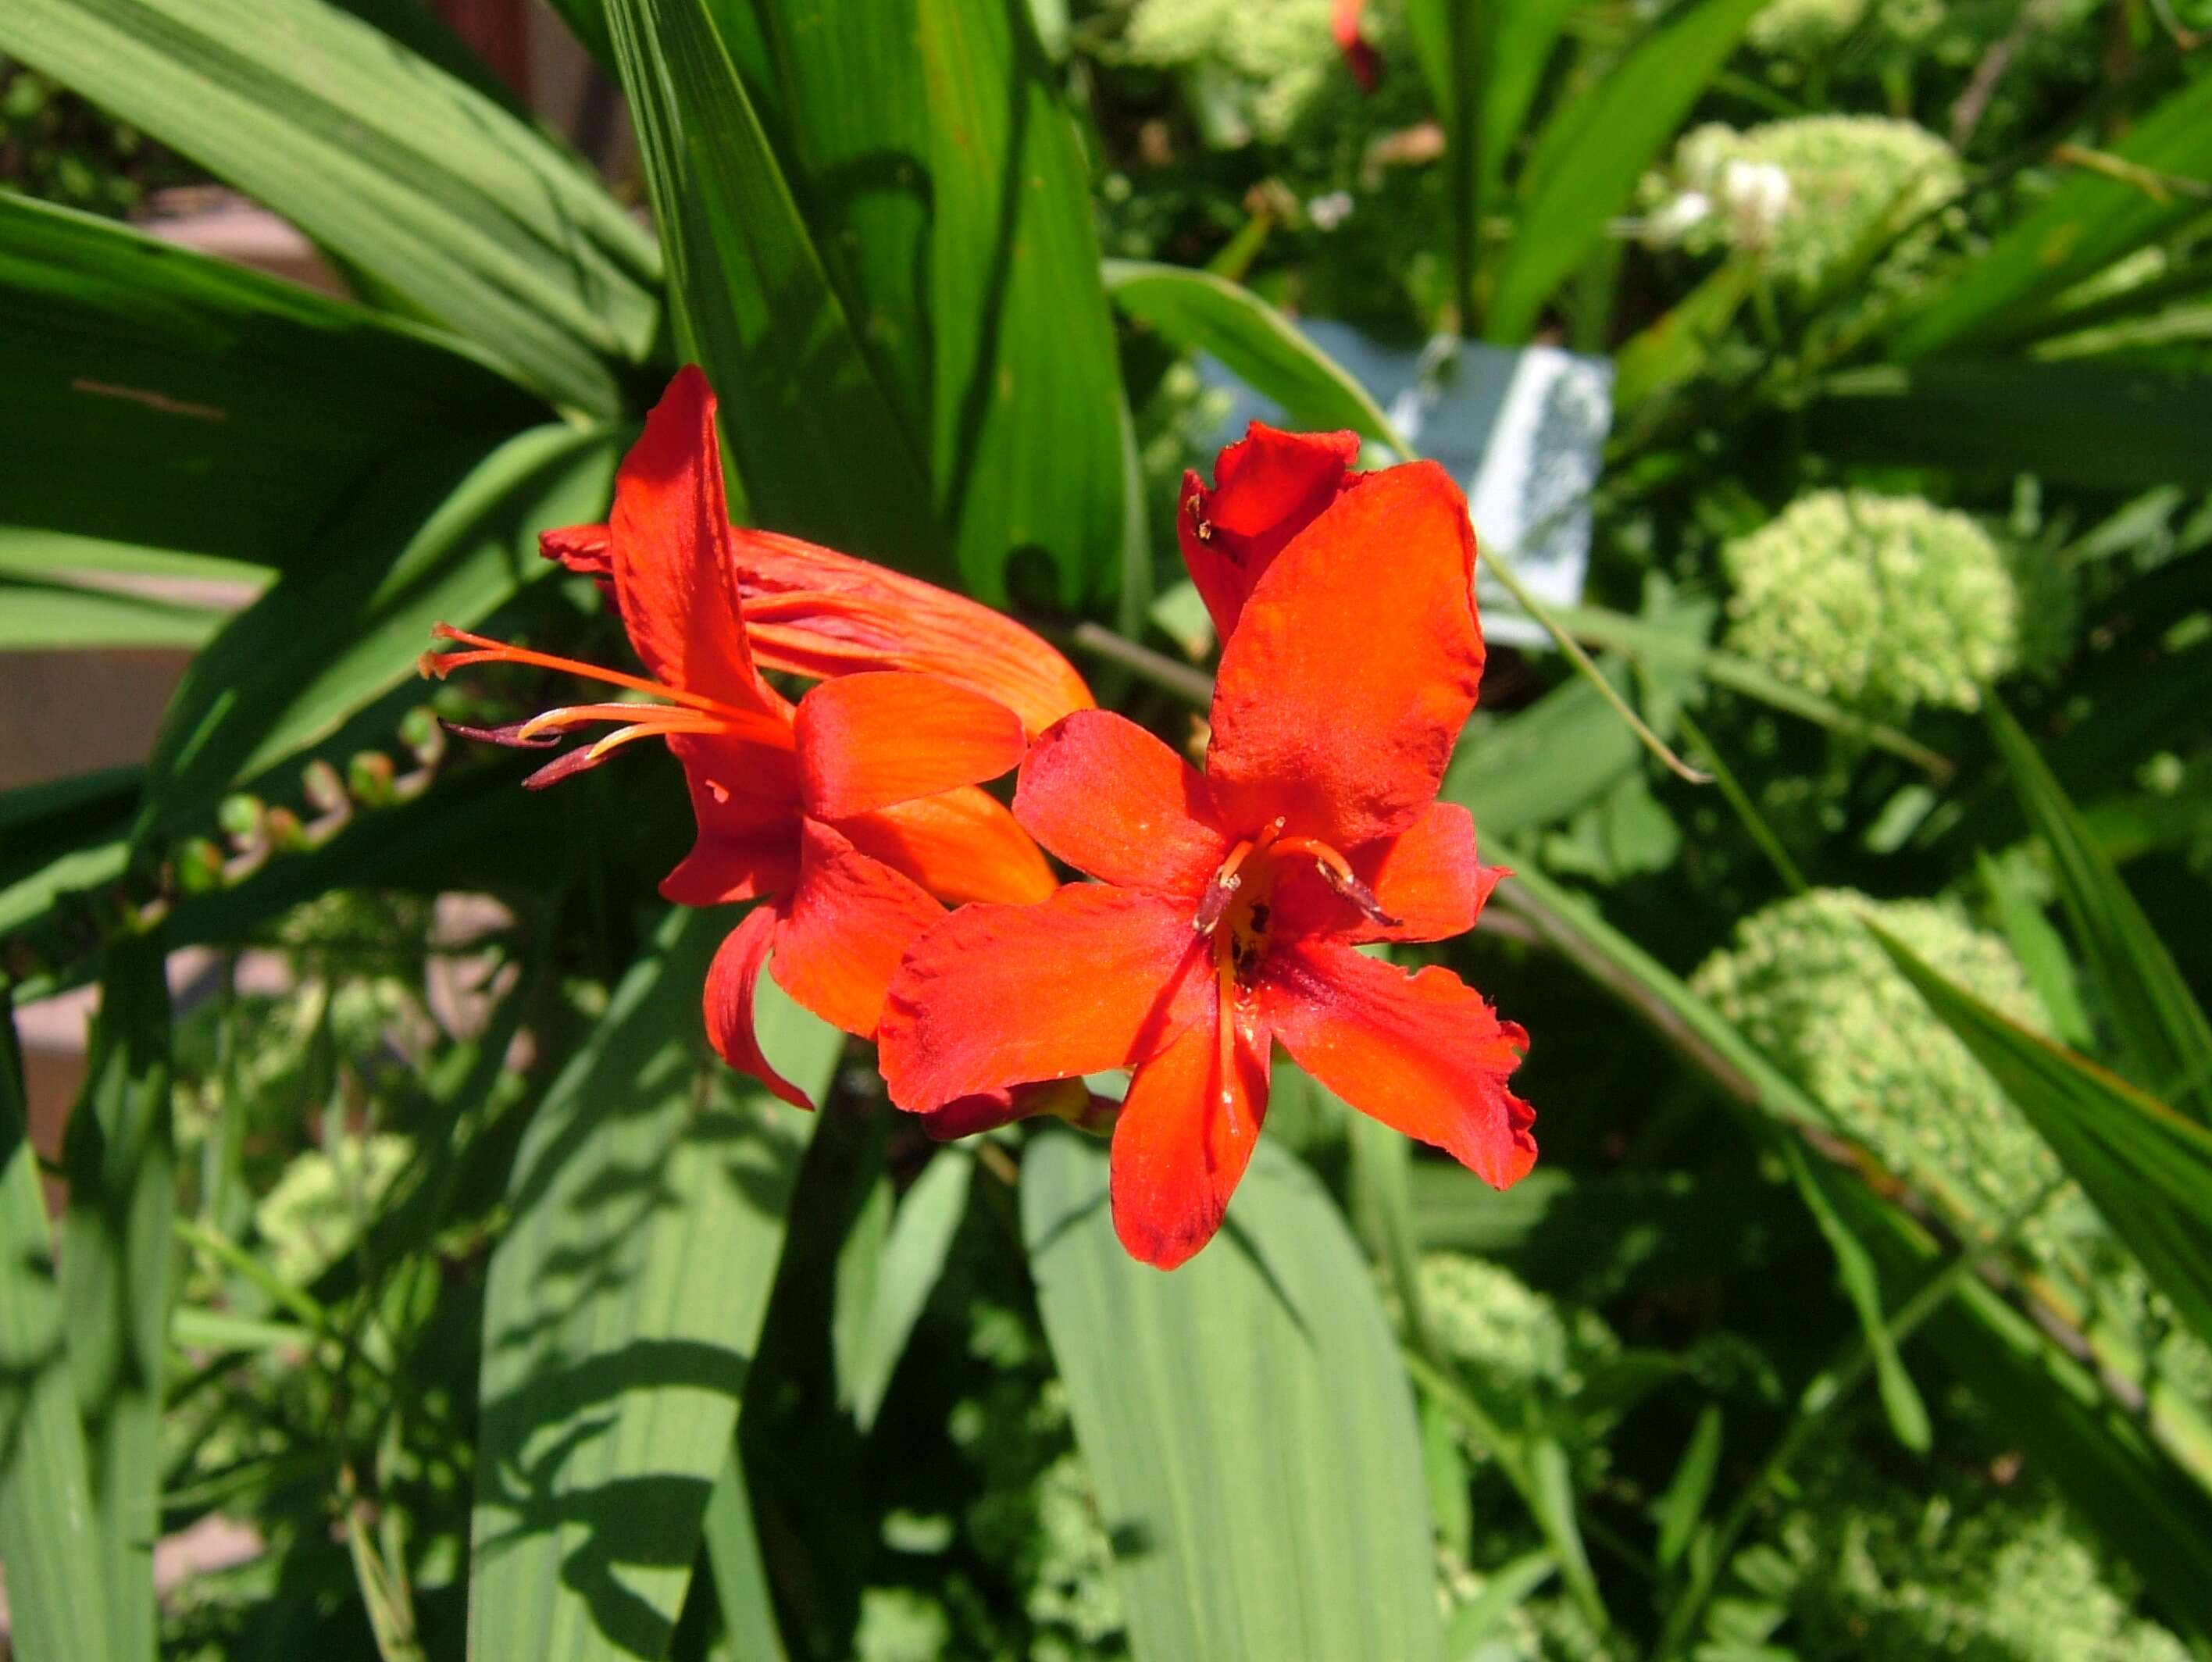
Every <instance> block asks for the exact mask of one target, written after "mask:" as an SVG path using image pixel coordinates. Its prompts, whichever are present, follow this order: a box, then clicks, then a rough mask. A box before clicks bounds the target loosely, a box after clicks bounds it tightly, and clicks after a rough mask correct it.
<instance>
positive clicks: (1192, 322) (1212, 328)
mask: <svg viewBox="0 0 2212 1662" xmlns="http://www.w3.org/2000/svg"><path fill="white" fill-rule="evenodd" d="M1106 288H1107V292H1108V293H1109V294H1112V295H1113V297H1114V304H1115V305H1116V306H1120V307H1121V310H1122V311H1124V312H1127V313H1128V314H1129V316H1131V317H1132V318H1135V319H1137V321H1138V322H1139V323H1143V324H1147V325H1151V326H1152V328H1154V329H1156V330H1158V331H1159V332H1160V333H1161V334H1162V335H1163V336H1164V337H1166V338H1167V339H1168V340H1170V341H1171V342H1173V343H1175V344H1176V346H1179V347H1182V348H1184V349H1187V350H1191V351H1199V352H1210V353H1212V355H1214V356H1215V357H1217V358H1218V359H1220V360H1221V361H1222V362H1223V363H1225V364H1226V365H1227V366H1228V367H1229V368H1230V369H1231V372H1232V373H1235V374H1236V375H1237V377H1238V378H1239V379H1242V380H1243V381H1244V382H1245V383H1246V384H1247V385H1249V386H1250V387H1251V388H1252V389H1253V390H1254V391H1257V392H1260V393H1262V394H1264V395H1265V396H1266V397H1270V398H1272V399H1273V400H1274V401H1275V402H1276V403H1279V404H1280V405H1282V407H1283V409H1284V410H1285V412H1286V413H1287V414H1288V416H1290V419H1291V425H1292V426H1294V427H1302V428H1351V429H1352V431H1353V432H1355V433H1358V434H1364V436H1365V437H1367V438H1370V439H1374V440H1379V441H1380V442H1382V443H1383V444H1386V445H1389V446H1390V447H1391V448H1392V449H1394V450H1397V451H1401V452H1402V451H1404V449H1405V447H1406V445H1405V440H1402V439H1401V438H1400V437H1399V436H1398V434H1397V433H1396V431H1395V429H1394V428H1392V427H1391V425H1390V418H1389V416H1385V415H1384V414H1383V410H1382V408H1381V407H1380V406H1379V405H1377V404H1376V402H1375V400H1374V399H1373V398H1372V397H1369V396H1368V392H1367V389H1366V388H1365V387H1363V386H1362V385H1359V383H1358V381H1355V380H1354V379H1352V377H1351V376H1350V375H1348V374H1346V373H1345V372H1344V370H1342V369H1341V368H1340V367H1338V365H1337V363H1336V361H1335V360H1334V359H1333V358H1330V357H1329V356H1328V355H1326V354H1324V353H1322V352H1321V351H1319V350H1317V349H1316V348H1315V347H1314V346H1313V344H1312V343H1310V342H1309V341H1308V340H1306V338H1305V337H1304V336H1302V335H1300V334H1299V333H1298V332H1297V330H1296V329H1295V328H1293V327H1292V326H1291V321H1290V319H1289V318H1285V316H1284V315H1283V314H1282V313H1281V312H1278V311H1276V310H1275V308H1274V307H1273V306H1269V305H1268V304H1267V302H1266V301H1265V300H1261V298H1260V297H1259V296H1258V295H1257V294H1254V293H1252V291H1251V290H1250V289H1249V288H1243V287H1242V286H1241V285H1239V284H1237V283H1233V282H1230V281H1229V280H1228V279H1227V278H1225V277H1217V276H1214V275H1213V274H1212V272H1210V271H1191V270H1184V269H1182V267H1180V266H1174V265H1158V264H1152V262H1150V261H1147V260H1109V261H1107V262H1106Z"/></svg>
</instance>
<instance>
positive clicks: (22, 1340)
mask: <svg viewBox="0 0 2212 1662" xmlns="http://www.w3.org/2000/svg"><path fill="white" fill-rule="evenodd" d="M23 1114H24V1107H23V1072H22V1060H21V1055H20V1053H19V1052H17V1050H16V1047H15V1012H14V1010H12V1008H10V1007H9V1004H8V1003H7V1001H6V1000H5V998H0V1566H4V1567H5V1568H6V1569H7V1572H8V1606H9V1617H10V1620H11V1622H12V1623H13V1628H14V1631H13V1632H12V1633H11V1635H9V1640H10V1642H11V1643H12V1645H13V1646H14V1647H15V1655H16V1656H17V1657H18V1658H19V1659H21V1662H110V1659H112V1658H113V1659H119V1658H120V1657H121V1654H122V1653H120V1652H118V1651H117V1650H115V1649H114V1648H113V1647H112V1645H111V1644H110V1641H109V1628H108V1612H107V1597H106V1586H105V1581H104V1577H103V1575H102V1574H101V1571H102V1543H101V1533H100V1528H99V1526H98V1519H96V1518H95V1516H94V1513H93V1509H92V1495H91V1485H90V1483H89V1482H88V1478H87V1476H86V1466H85V1452H84V1432H83V1428H82V1422H81V1421H80V1420H79V1418H78V1417H77V1404H76V1387H75V1386H73V1385H72V1384H71V1383H70V1359H69V1351H68V1346H67V1339H66V1337H65V1335H64V1329H63V1320H62V1300H61V1290H60V1289H59V1288H58V1286H57V1285H56V1283H55V1277H54V1253H53V1241H52V1237H51V1236H50V1235H49V1234H48V1233H47V1229H46V1201H45V1198H43V1197H42V1196H41V1195H40V1192H39V1162H38V1156H37V1154H36V1153H35V1152H34V1151H33V1149H32V1147H31V1142H30V1138H29V1137H28V1136H27V1134H26V1131H25V1128H24V1122H23ZM131 1662H137V1659H136V1658H132V1659H131Z"/></svg>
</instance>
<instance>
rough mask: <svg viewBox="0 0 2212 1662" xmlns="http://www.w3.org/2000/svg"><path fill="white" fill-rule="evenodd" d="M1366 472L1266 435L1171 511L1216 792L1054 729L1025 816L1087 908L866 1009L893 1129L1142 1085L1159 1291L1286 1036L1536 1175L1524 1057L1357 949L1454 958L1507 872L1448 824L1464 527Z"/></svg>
mask: <svg viewBox="0 0 2212 1662" xmlns="http://www.w3.org/2000/svg"><path fill="white" fill-rule="evenodd" d="M1355 450H1356V442H1355V441H1354V440H1352V436H1351V435H1350V434H1338V435H1333V436H1327V437H1309V438H1300V437H1297V436H1296V435H1291V434H1279V433H1274V432H1272V431H1270V430H1268V429H1267V428H1260V427H1256V426H1255V428H1254V430H1253V432H1252V434H1251V435H1250V436H1249V438H1247V439H1246V440H1244V442H1243V443H1242V444H1240V445H1237V446H1233V447H1231V449H1230V450H1229V451H1228V452H1225V454H1224V455H1223V457H1222V458H1221V463H1220V465H1219V467H1218V470H1217V476H1218V481H1219V482H1218V486H1217V488H1215V489H1213V490H1212V491H1208V490H1206V488H1204V487H1203V486H1202V485H1200V484H1199V483H1198V482H1196V481H1195V480H1194V481H1193V482H1192V483H1191V485H1190V486H1189V487H1188V488H1186V491H1185V493H1184V500H1183V507H1182V513H1183V516H1184V522H1185V523H1184V526H1183V530H1184V539H1183V541H1184V549H1185V552H1186V554H1187V555H1188V557H1189V561H1190V567H1191V573H1192V576H1193V577H1194V579H1196V581H1197V583H1198V586H1199V589H1200V593H1201V594H1203V595H1204V596H1205V597H1206V603H1207V604H1208V606H1209V607H1210V608H1211V609H1212V612H1213V616H1214V617H1215V619H1216V620H1217V622H1218V623H1219V624H1220V626H1221V628H1222V634H1223V637H1224V639H1225V641H1226V643H1227V644H1226V646H1225V648H1224V650H1223V652H1222V656H1221V665H1220V672H1219V675H1218V679H1217V681H1216V682H1215V687H1214V695H1213V708H1212V739H1211V742H1210V745H1209V748H1208V751H1207V757H1206V771H1205V772H1204V773H1200V772H1198V771H1197V770H1196V769H1194V768H1193V767H1190V766H1189V765H1188V763H1186V762H1185V761H1182V758H1181V757H1180V756H1178V755H1176V753H1175V752H1174V751H1172V750H1171V749H1169V748H1168V747H1167V746H1166V745H1165V744H1164V743H1161V742H1160V741H1159V740H1158V739H1157V738H1155V737H1152V735H1151V734H1149V733H1147V732H1146V731H1144V730H1143V729H1142V728H1139V727H1138V726H1136V725H1133V723H1130V722H1128V721H1126V720H1124V719H1121V717H1119V716H1115V715H1112V714H1109V713H1104V712H1101V711H1095V710H1092V711H1079V712H1077V713H1073V714H1071V715H1069V716H1067V717H1066V719H1063V720H1061V721H1060V722H1059V723H1057V724H1056V725H1054V727H1052V728H1051V730H1050V731H1048V732H1046V733H1045V735H1044V736H1043V737H1042V738H1041V739H1040V740H1039V741H1038V742H1037V743H1036V745H1035V746H1034V747H1033V748H1032V749H1031V750H1030V753H1029V755H1028V757H1027V759H1026V760H1025V761H1024V763H1023V765H1022V770H1021V775H1020V783H1019V786H1018V789H1017V791H1016V792H1015V797H1014V813H1015V816H1016V817H1017V818H1018V819H1019V820H1020V821H1021V822H1022V824H1023V825H1024V827H1026V828H1028V829H1029V830H1030V832H1031V833H1032V834H1034V835H1035V836H1036V839H1037V840H1039V841H1040V842H1042V844H1043V845H1044V846H1046V847H1047V848H1048V849H1050V850H1051V851H1052V852H1054V853H1056V854H1058V855H1059V856H1060V858H1063V859H1065V860H1066V861H1067V862H1068V863H1069V864H1072V865H1074V866H1077V867H1079V868H1080V869H1081V870H1085V871H1087V872H1089V873H1090V874H1091V876H1094V877H1097V879H1099V881H1098V882H1097V883H1073V884H1070V885H1068V886H1066V887H1064V888H1062V889H1060V890H1059V891H1058V892H1056V893H1055V894H1054V895H1052V896H1051V898H1050V899H1048V900H1046V901H1042V902H1041V903H1039V904H1036V905H1030V906H1007V905H981V906H972V907H964V908H963V909H962V910H961V911H959V912H957V913H953V914H952V915H951V917H949V918H947V919H945V920H944V921H942V922H941V923H938V924H936V925H933V926H932V927H931V928H930V929H929V930H928V931H927V932H926V933H924V934H923V935H921V937H919V938H918V939H917V940H916V941H915V943H914V945H913V946H912V947H911V949H909V950H908V953H907V955H906V957H905V960H904V961H903V962H902V964H901V965H900V967H899V970H898V973H897V974H896V976H895V977H894V978H893V980H892V981H891V984H890V992H889V996H888V998H886V1001H885V1004H884V1016H883V1022H882V1028H881V1034H880V1039H881V1046H882V1061H883V1068H884V1077H885V1079H886V1080H887V1082H888V1083H889V1084H890V1092H891V1097H892V1100H893V1101H896V1102H897V1103H898V1104H899V1105H900V1106H901V1107H904V1108H908V1109H909V1110H914V1111H917V1112H929V1111H931V1110H934V1109H937V1108H938V1107H939V1106H940V1105H942V1104H944V1103H945V1102H948V1101H953V1100H955V1099H957V1098H960V1097H963V1096H966V1095H970V1094H972V1093H975V1092H981V1091H987V1090H990V1089H994V1088H995V1087H999V1086H1003V1085H1006V1084H1010V1083H1013V1082H1016V1081H1021V1080H1041V1079H1050V1078H1060V1077H1072V1076H1074V1075H1078V1074H1085V1073H1091V1072H1097V1071H1102V1070H1106V1069H1112V1068H1124V1067H1127V1068H1133V1069H1134V1070H1135V1073H1134V1077H1133V1078H1132V1080H1131V1081H1130V1085H1129V1092H1128V1096H1127V1101H1125V1103H1124V1105H1123V1107H1122V1110H1121V1117H1120V1119H1119V1120H1118V1122H1117V1123H1116V1125H1115V1132H1114V1149H1113V1178H1112V1195H1113V1208H1114V1222H1115V1228H1116V1229H1117V1230H1118V1231H1119V1232H1120V1234H1121V1240H1122V1241H1123V1243H1124V1244H1125V1245H1126V1246H1127V1248H1128V1250H1129V1251H1130V1252H1131V1253H1133V1254H1134V1255H1135V1256H1136V1257H1138V1258H1139V1259H1144V1260H1146V1262H1148V1263H1152V1264H1155V1265H1160V1266H1161V1267H1163V1268H1170V1267H1172V1266H1173V1265H1176V1264H1179V1263H1181V1262H1182V1260H1183V1259H1187V1258H1188V1257H1189V1256H1190V1255H1191V1254H1192V1253H1195V1252H1196V1251H1197V1250H1198V1249H1199V1248H1200V1246H1204V1245H1205V1244H1206V1241H1207V1240H1209V1239H1210V1238H1211V1237H1212V1234H1213V1233H1214V1231H1215V1230H1216V1229H1217V1228H1218V1227H1219V1225H1220V1222H1221V1219H1222V1216H1223V1213H1224V1212H1225V1210H1226V1208H1227V1206H1228V1204H1229V1197H1230V1194H1231V1191H1232V1190H1233V1189H1234V1188H1235V1187H1236V1185H1237V1180H1238V1178H1239V1177H1240V1176H1241V1175H1242V1174H1243V1170H1244V1166H1245V1162H1247V1161H1248V1160H1249V1158H1250V1156H1251V1152H1252V1148H1253V1144H1254V1142H1255V1139H1256V1138H1257V1137H1258V1135H1259V1131H1260V1124H1261V1118H1262V1117H1263V1116H1264V1114H1265V1113H1266V1111H1267V1071H1268V1059H1269V1056H1270V1054H1271V1052H1272V1048H1273V1042H1274V1041H1275V1040H1281V1041H1282V1044H1283V1046H1284V1047H1285V1049H1286V1050H1288V1051H1289V1052H1290V1053H1291V1056H1292V1057H1293V1058H1296V1059H1297V1061H1298V1063H1299V1064H1300V1065H1303V1066H1304V1068H1305V1069H1306V1070H1307V1071H1309V1072H1310V1073H1311V1074H1312V1075H1313V1076H1314V1077H1316V1078H1317V1079H1318V1080H1320V1081H1321V1082H1322V1083H1323V1084H1324V1085H1326V1086H1328V1088H1329V1089H1331V1090H1333V1091H1334V1092H1335V1093H1336V1094H1337V1095H1340V1096H1341V1097H1342V1098H1344V1099H1345V1101H1347V1102H1349V1103H1351V1104H1352V1106H1353V1107H1357V1108H1359V1109H1362V1110H1363V1111H1364V1112H1366V1113H1370V1114H1371V1115H1373V1116H1374V1117H1375V1118H1376V1119H1380V1120H1382V1121H1383V1122H1384V1123H1385V1124H1387V1125H1392V1126H1395V1127H1396V1128H1397V1129H1398V1130H1400V1131H1404V1132H1406V1133H1407V1135H1409V1136H1412V1137H1419V1138H1421V1139H1422V1140H1424V1141H1425V1142H1429V1143H1435V1144H1437V1146H1439V1147H1441V1148H1443V1149H1447V1150H1448V1151H1449V1152H1450V1153H1451V1154H1452V1155H1453V1156H1455V1157H1456V1158H1457V1159H1459V1160H1460V1161H1462V1162H1463V1163H1465V1164H1466V1165H1468V1167H1470V1168H1473V1169H1474V1171H1475V1172H1477V1173H1478V1174H1480V1175H1481V1176H1482V1177H1484V1178H1485V1179H1486V1180H1489V1181H1490V1182H1492V1183H1493V1184H1495V1185H1497V1186H1498V1187H1500V1188H1503V1187H1504V1186H1506V1185H1508V1184H1510V1183H1512V1182H1513V1181H1515V1180H1516V1179H1518V1178H1520V1177H1521V1176H1522V1174H1525V1173H1526V1172H1527V1171H1528V1168H1529V1167H1530V1166H1531V1164H1532V1163H1533V1162H1534V1160H1535V1156H1536V1145H1535V1140H1534V1137H1533V1136H1532V1134H1531V1131H1530V1127H1531V1126H1532V1125H1533V1124H1534V1113H1533V1112H1532V1111H1531V1110H1530V1109H1529V1107H1528V1105H1527V1104H1525V1103H1523V1102H1522V1101H1519V1100H1518V1099H1517V1098H1516V1097H1515V1096H1514V1095H1513V1094H1512V1092H1511V1091H1510V1089H1509V1088H1508V1086H1507V1079H1508V1077H1509V1076H1510V1074H1511V1073H1512V1071H1513V1069H1514V1068H1515V1066H1516V1065H1517V1064H1518V1062H1519V1060H1520V1058H1521V1054H1522V1052H1523V1051H1524V1050H1525V1049H1526V1047H1527V1044H1528V1037H1527V1035H1526V1034H1524V1033H1523V1032H1522V1030H1521V1029H1520V1028H1518V1027H1516V1026H1515V1025H1513V1024H1512V1023H1510V1022H1500V1021H1499V1020H1498V1018H1497V1016H1495V1014H1494V1013H1493V1012H1492V1010H1491V1007H1490V1005H1489V1004H1487V1003H1486V1001H1485V1000H1484V999H1483V998H1481V997H1480V995H1479V994H1477V993H1475V992H1473V991H1472V990H1470V989H1469V988H1468V986H1465V985H1464V984H1463V983H1462V981H1460V980H1459V979H1458V978H1457V977H1456V976H1455V975H1453V974H1451V973H1450V972H1449V971H1448V970H1445V969H1443V968H1437V967H1431V968H1426V969H1423V970H1420V971H1419V972H1418V973H1416V974H1407V972H1406V971H1404V970H1402V969H1399V968H1396V967H1393V966H1392V965H1389V964H1388V963H1384V962H1382V961H1377V960H1376V959H1375V958H1372V957H1370V956H1367V955H1364V954H1363V953H1361V952H1359V951H1358V950H1357V948H1358V946H1360V945H1362V944H1363V943H1372V942H1382V941H1435V940H1442V939H1443V938H1445V937H1449V936H1453V935H1457V934H1460V933H1461V932H1462V931H1465V930H1468V929H1469V928H1471V927H1473V925H1474V921H1475V918H1476V915H1477V913H1479V912H1480V910H1481V907H1482V904H1483V901H1484V900H1485V899H1486V896H1487V895H1488V894H1489V892H1490V889H1491V888H1492V886H1493V885H1494V884H1495V883H1496V882H1497V880H1498V877H1499V876H1501V875H1503V874H1502V873H1500V872H1499V871H1498V870H1495V869H1494V868H1491V867H1486V866H1484V865H1482V864H1480V862H1479V861H1478V860H1477V859H1476V858H1475V846H1474V823H1473V821H1472V819H1471V818H1470V816H1468V813H1467V810H1465V809H1463V808H1460V807H1457V806H1455V805H1452V804H1440V803H1438V802H1437V800H1436V795H1437V786H1438V785H1439V783H1440V782H1441V780H1442V779H1443V771H1444V766H1445V764H1446V762H1447V761H1449V758H1450V755H1451V749H1452V745H1453V743H1454V741H1455V738H1456V737H1457V736H1458V733H1459V731H1460V729H1461V727H1462V725H1465V723H1466V720H1467V718H1468V713H1470V712H1471V711H1472V709H1473V708H1474V701H1475V692H1476V687H1477V683H1478V682H1479V680H1480V676H1481V670H1482V661H1483V648H1482V634H1481V628H1480V623H1479V622H1478V620H1477V618H1476V615H1475V605H1474V536H1473V533H1472V531H1471V529H1470V527H1469V525H1468V514H1467V505H1466V502H1465V500H1464V499H1462V496H1461V495H1460V493H1459V491H1458V490H1457V488H1455V487H1454V485H1453V484H1452V482H1451V480H1450V478H1449V476H1447V475H1446V474H1445V473H1444V472H1443V470H1442V469H1440V468H1438V467H1437V466H1436V465H1434V464H1431V463H1425V462H1422V463H1414V464H1409V465H1407V466H1402V467H1395V468H1391V469H1389V470H1385V471H1383V472H1380V473H1374V474H1365V475H1359V474H1352V473H1349V472H1347V471H1346V464H1348V462H1349V461H1350V459H1351V458H1352V455H1353V453H1354V452H1355Z"/></svg>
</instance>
